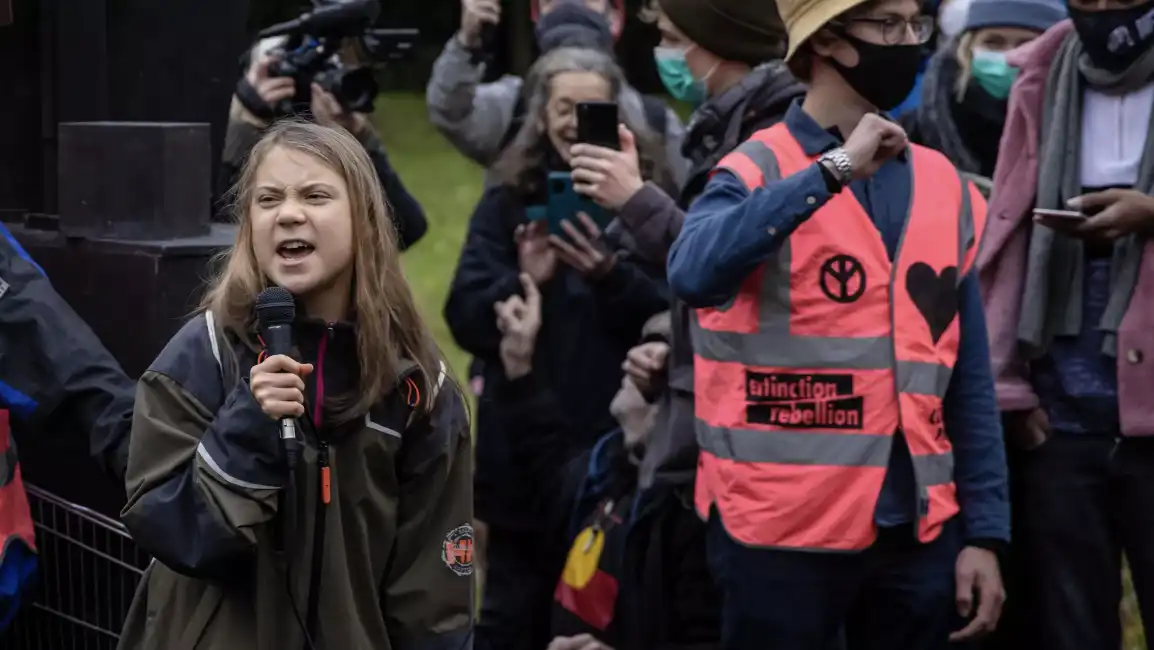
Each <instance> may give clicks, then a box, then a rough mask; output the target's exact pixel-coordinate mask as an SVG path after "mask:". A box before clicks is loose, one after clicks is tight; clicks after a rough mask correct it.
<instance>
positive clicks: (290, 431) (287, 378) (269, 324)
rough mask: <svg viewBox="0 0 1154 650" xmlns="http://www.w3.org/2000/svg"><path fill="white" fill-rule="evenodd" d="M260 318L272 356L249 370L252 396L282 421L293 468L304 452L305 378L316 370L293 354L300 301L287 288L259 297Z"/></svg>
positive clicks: (273, 288)
mask: <svg viewBox="0 0 1154 650" xmlns="http://www.w3.org/2000/svg"><path fill="white" fill-rule="evenodd" d="M256 318H257V322H258V323H260V329H261V336H262V337H263V342H264V344H265V351H266V352H268V355H269V356H268V358H267V359H265V360H264V361H262V362H260V363H258V364H257V365H255V366H253V367H252V370H250V371H249V387H250V389H251V390H252V395H253V397H254V398H256V401H257V403H258V404H260V408H261V410H263V411H264V412H265V413H266V414H267V415H268V416H269V417H271V418H273V419H274V420H280V437H281V441H282V442H283V443H284V446H285V455H286V457H287V459H288V464H289V467H294V466H295V465H296V461H297V455H298V453H299V451H300V439H298V438H297V431H296V418H298V417H300V416H302V415H304V414H305V379H304V378H305V377H307V376H308V375H309V373H311V372H312V371H313V366H312V364H310V363H299V362H297V361H296V360H295V359H293V358H292V357H290V356H289V354H291V353H292V349H293V321H294V320H296V303H295V302H294V301H293V297H292V294H291V293H289V292H288V290H286V289H284V288H283V287H269V288H268V289H265V290H264V291H262V292H260V295H259V296H257V299H256Z"/></svg>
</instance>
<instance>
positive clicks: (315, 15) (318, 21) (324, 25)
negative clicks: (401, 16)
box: [259, 0, 381, 38]
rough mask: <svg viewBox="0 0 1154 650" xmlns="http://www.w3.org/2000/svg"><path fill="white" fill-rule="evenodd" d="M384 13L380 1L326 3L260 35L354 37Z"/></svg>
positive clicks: (263, 36) (363, 0) (354, 0)
mask: <svg viewBox="0 0 1154 650" xmlns="http://www.w3.org/2000/svg"><path fill="white" fill-rule="evenodd" d="M380 13H381V5H380V2H379V0H340V1H338V2H335V3H332V4H322V5H320V6H318V7H317V8H316V9H314V10H313V11H310V12H308V13H305V14H302V15H301V16H300V17H299V18H294V19H293V20H290V21H287V22H283V23H277V24H276V25H273V26H271V27H266V28H265V29H262V30H260V34H259V36H260V38H271V37H273V36H283V35H285V34H295V33H298V32H303V33H306V34H308V35H309V36H326V35H328V34H330V33H349V34H352V33H355V32H359V31H362V30H364V29H365V28H367V27H369V26H370V25H372V24H373V23H375V22H376V21H377V16H379V15H380Z"/></svg>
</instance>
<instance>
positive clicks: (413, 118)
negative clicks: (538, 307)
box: [373, 94, 1146, 650]
mask: <svg viewBox="0 0 1154 650" xmlns="http://www.w3.org/2000/svg"><path fill="white" fill-rule="evenodd" d="M675 108H677V109H678V113H680V114H681V115H682V117H683V118H685V117H687V114H688V112H689V111H688V108H687V107H686V106H684V105H679V106H676V107H675ZM373 121H374V122H375V123H376V125H377V130H378V132H379V133H380V135H381V138H382V140H383V141H384V142H385V147H386V148H387V149H388V152H389V157H390V159H391V160H392V163H393V165H394V166H395V167H396V169H397V172H398V173H399V174H400V175H401V178H402V179H403V180H404V182H405V186H406V187H407V188H408V189H409V191H410V192H412V194H413V196H415V197H416V198H417V200H418V201H420V202H421V205H422V206H424V208H425V214H426V216H427V217H428V219H429V232H428V234H426V235H425V237H424V238H423V239H422V240H421V241H420V242H419V243H418V244H417V245H416V246H415V247H413V249H412V250H410V251H408V252H406V253H405V255H404V257H403V263H404V267H405V274H406V276H407V277H408V279H409V284H410V285H411V286H412V288H413V293H414V294H415V296H416V299H417V305H418V307H419V308H420V310H421V313H422V314H423V315H424V317H425V320H426V322H427V323H428V324H429V327H431V328H432V330H433V333H434V334H435V336H436V338H437V343H438V344H439V345H440V346H441V349H442V350H443V351H444V352H445V354H446V356H447V357H448V359H449V364H450V365H451V366H452V368H453V370H454V371H455V372H456V374H457V376H458V378H460V379H461V381H462V382H463V381H465V380H466V379H467V378H466V376H465V374H466V372H467V370H468V363H469V357H468V355H467V354H465V353H464V352H463V351H462V350H461V349H460V348H458V347H457V345H456V343H454V341H453V337H452V335H450V334H449V329H448V327H447V326H446V325H445V320H444V318H442V317H441V308H442V307H443V306H444V304H445V296H446V294H447V293H448V290H449V282H450V281H451V280H452V278H453V271H454V269H455V268H456V266H457V256H458V255H459V254H460V251H461V244H462V242H464V239H465V232H466V230H467V229H468V224H469V216H470V215H471V214H472V213H473V206H474V205H476V203H477V199H478V198H480V196H481V190H482V175H483V172H482V170H481V168H480V167H478V166H477V165H475V164H473V163H472V162H470V161H469V160H467V159H466V158H464V157H463V156H461V155H460V154H458V153H457V152H456V150H454V149H453V147H452V146H450V145H449V143H448V142H447V141H445V139H444V138H443V137H441V135H440V134H439V133H437V131H436V129H434V128H433V126H432V125H431V124H429V120H428V117H427V114H426V111H425V98H424V97H423V96H421V95H415V94H405V95H382V96H381V97H380V98H379V99H378V100H377V112H376V114H375V115H374V116H373ZM1126 594H1127V595H1126V600H1125V602H1124V603H1123V606H1122V612H1121V615H1122V619H1123V622H1124V623H1125V627H1126V635H1125V636H1126V640H1125V643H1124V649H1125V650H1142V649H1144V648H1145V647H1146V644H1145V635H1144V634H1143V631H1142V624H1141V621H1140V620H1139V618H1138V607H1137V601H1136V600H1135V598H1134V595H1133V588H1132V587H1131V585H1130V580H1129V572H1128V571H1127V572H1126Z"/></svg>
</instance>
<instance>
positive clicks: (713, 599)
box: [0, 0, 1154, 650]
mask: <svg viewBox="0 0 1154 650" xmlns="http://www.w3.org/2000/svg"><path fill="white" fill-rule="evenodd" d="M531 4H532V16H531V17H532V20H533V21H534V24H535V35H536V39H537V46H538V50H539V52H540V55H539V58H537V60H536V61H535V62H534V63H533V65H532V66H531V68H530V69H529V70H528V72H527V74H526V75H525V76H524V77H523V78H522V77H516V76H512V75H505V76H502V77H500V78H498V79H496V80H495V81H488V82H486V81H484V79H486V78H487V76H488V75H487V70H486V66H487V65H488V58H487V57H486V56H485V51H486V48H487V47H489V46H490V45H491V42H490V39H491V36H490V35H491V34H492V33H493V31H494V28H495V27H496V25H497V24H499V23H500V22H501V21H503V20H508V19H509V17H508V16H506V15H504V12H506V11H508V7H507V6H505V5H503V3H501V2H500V1H499V0H462V15H461V26H460V29H459V31H458V32H457V33H456V34H454V35H453V37H452V38H451V39H450V40H449V42H448V43H447V44H446V45H445V47H444V50H443V52H442V53H441V55H440V57H439V58H438V59H437V61H436V63H435V65H434V68H433V74H432V78H431V79H430V80H429V82H428V88H427V94H428V97H427V103H428V111H429V117H430V119H431V121H432V123H433V124H434V125H435V126H436V127H437V129H438V130H439V131H440V132H441V133H442V134H443V135H444V136H445V137H446V138H447V139H448V141H449V142H451V143H452V144H453V145H454V146H455V147H456V148H457V149H458V150H459V152H460V153H461V154H462V155H463V156H466V157H468V158H469V159H471V160H473V161H475V162H477V163H478V164H479V165H482V166H483V167H484V168H485V170H486V174H485V188H484V191H483V194H482V195H481V196H480V197H479V199H478V201H477V204H476V207H475V210H474V212H473V214H472V216H471V218H470V220H469V225H468V233H467V236H466V238H465V243H464V246H463V248H462V250H461V254H460V258H459V260H458V262H457V267H456V270H455V273H454V276H453V279H452V284H451V286H450V287H449V291H448V298H447V300H446V303H445V305H444V318H445V321H446V323H447V324H448V327H449V330H450V331H451V333H452V335H453V338H454V339H455V341H456V343H457V344H458V345H459V346H460V347H461V348H462V349H464V350H465V351H467V352H468V353H469V354H470V355H471V356H472V364H471V366H470V368H469V369H468V375H469V382H468V384H467V385H460V386H459V385H457V383H456V382H455V381H454V379H453V376H454V372H453V369H449V368H448V367H447V366H446V365H445V363H444V361H443V360H442V356H441V352H440V351H439V350H438V349H437V346H436V344H435V342H434V340H433V337H432V335H431V334H430V332H429V330H428V328H427V327H426V326H425V324H424V322H423V320H422V318H421V316H420V315H419V314H418V313H417V310H416V308H415V306H414V302H413V298H412V295H411V292H410V290H409V288H408V285H407V283H406V281H405V279H404V276H403V274H402V272H401V268H400V263H399V260H400V255H401V251H403V250H405V249H407V248H409V247H411V246H413V245H414V244H415V243H416V242H417V241H418V240H419V239H420V238H421V237H422V236H423V235H424V233H425V232H426V230H427V229H428V222H427V220H426V218H425V215H424V212H423V210H422V208H421V206H420V205H419V203H418V202H417V201H416V200H415V199H414V198H413V197H412V196H411V195H410V194H409V193H408V191H407V190H406V189H405V187H404V184H403V182H402V180H401V178H400V176H399V175H398V174H397V172H396V170H395V169H394V168H393V167H392V165H391V163H390V161H389V158H388V156H387V154H386V152H385V149H384V147H383V146H382V145H381V140H380V138H379V137H378V136H377V134H376V133H375V132H374V130H373V127H372V125H371V122H370V121H369V119H368V116H366V115H364V114H358V113H353V112H349V111H346V110H345V109H343V108H342V107H341V105H340V104H339V102H338V101H337V100H336V99H335V98H334V97H333V96H332V95H331V94H330V93H328V92H327V91H326V90H324V89H323V88H321V87H320V86H317V85H313V86H312V87H311V88H309V89H307V90H308V91H309V93H308V95H309V99H308V103H309V106H308V109H309V110H308V111H307V115H308V119H303V120H302V119H280V116H277V115H274V114H273V112H272V110H271V107H273V106H276V105H279V104H281V103H282V102H284V101H286V100H289V99H291V98H293V97H297V98H299V97H300V95H301V92H302V89H301V87H300V84H299V83H296V82H294V81H293V80H292V79H288V78H285V77H281V76H277V75H275V74H270V72H269V70H270V65H271V64H272V63H273V62H274V61H275V60H276V58H277V57H278V56H279V52H281V50H278V49H277V43H275V42H263V43H261V44H259V45H257V46H256V47H255V48H254V49H253V50H252V52H250V53H249V55H248V56H247V57H246V60H245V62H244V66H245V74H244V75H243V78H242V79H241V80H240V82H239V83H238V87H237V93H236V96H235V97H234V99H233V102H232V105H231V108H230V124H229V130H228V136H227V139H226V143H225V147H224V163H225V164H224V165H223V171H222V183H223V184H226V185H228V186H231V187H233V188H234V190H233V192H232V194H231V195H230V198H231V201H230V202H229V203H228V204H227V205H225V204H222V205H221V206H220V207H221V209H222V210H225V209H232V210H234V212H235V215H236V216H237V217H238V219H239V223H240V227H239V229H238V239H237V241H236V245H235V246H234V247H233V248H232V249H231V250H230V251H229V253H228V255H227V257H226V258H225V259H224V261H223V263H222V265H221V266H220V267H219V269H218V270H217V273H216V274H215V276H214V277H213V279H212V280H211V282H210V284H209V286H208V290H207V292H206V294H205V298H204V301H203V304H202V306H201V309H200V310H199V311H198V313H197V315H196V316H195V317H194V318H192V319H191V320H190V321H189V322H188V323H186V324H185V325H184V327H183V328H182V329H181V330H180V332H179V333H178V334H176V336H175V337H174V338H173V339H172V340H171V342H170V343H169V344H168V346H167V347H166V348H165V349H164V351H163V352H161V354H160V355H159V357H158V358H157V359H156V361H155V362H154V363H153V365H152V366H151V367H150V368H149V370H148V371H147V372H146V373H145V374H144V375H143V377H142V378H140V380H139V382H138V383H137V386H136V397H135V405H134V406H133V407H132V409H131V413H129V409H128V407H127V406H125V402H126V401H127V400H126V397H125V392H126V391H125V390H124V388H123V386H124V384H125V383H126V381H118V382H113V383H116V384H117V385H118V386H119V387H120V388H119V389H118V392H117V393H116V395H115V396H114V397H116V399H107V400H103V401H101V402H100V403H101V404H113V403H115V404H120V405H121V406H122V408H120V409H119V411H117V413H120V414H121V416H118V415H117V413H110V412H108V409H105V410H104V411H102V412H101V415H100V420H101V422H104V423H105V425H102V427H101V428H100V431H99V436H97V434H96V433H93V436H94V438H93V440H94V443H93V450H94V453H97V452H99V453H98V455H99V456H100V458H101V461H102V463H103V464H104V466H105V468H106V469H107V471H108V472H109V473H110V474H113V475H115V476H116V477H117V478H118V479H119V480H122V481H123V482H124V483H125V485H126V489H127V499H128V501H127V506H126V507H125V509H124V512H123V522H124V524H125V525H126V527H127V528H128V531H129V532H130V533H131V535H132V536H133V538H134V539H135V541H136V542H137V544H139V545H140V546H141V547H142V548H143V549H144V550H145V551H147V552H148V553H149V554H151V555H152V556H153V557H154V558H155V562H154V563H153V564H152V565H151V566H150V568H149V569H148V571H147V572H146V574H145V577H144V580H143V582H142V584H141V587H140V590H139V591H138V593H137V597H136V601H135V602H134V605H133V608H132V611H131V612H130V614H129V616H128V620H127V622H126V624H125V628H124V632H123V634H122V636H121V641H120V647H121V648H124V649H125V650H130V649H132V650H152V649H157V650H159V649H161V648H164V649H167V648H205V649H211V650H217V649H223V648H233V647H241V646H244V647H253V648H257V649H259V650H266V649H267V650H272V649H274V648H275V649H278V650H279V649H280V648H284V647H304V648H306V650H308V649H310V648H313V649H316V648H390V647H392V648H403V649H414V650H457V649H462V648H466V647H474V648H478V649H483V650H651V649H674V648H683V649H685V650H690V649H692V650H704V649H706V648H720V649H724V650H744V649H750V650H752V649H755V648H757V649H760V648H765V647H772V648H778V649H781V650H827V649H828V650H861V649H875V648H876V649H883V648H884V649H887V650H888V649H892V648H903V649H904V648H909V649H925V650H932V649H936V648H943V649H944V648H947V647H955V646H956V647H974V648H978V647H981V648H987V649H995V650H996V649H998V648H1024V647H1031V648H1034V647H1036V648H1045V649H1047V650H1051V649H1053V650H1064V649H1067V648H1068V649H1070V650H1075V649H1076V650H1085V649H1086V648H1118V647H1120V645H1121V638H1122V626H1121V622H1120V615H1119V607H1120V603H1121V600H1122V576H1123V557H1125V558H1126V560H1127V562H1128V566H1129V570H1130V574H1131V576H1132V578H1133V584H1134V588H1135V591H1136V593H1137V597H1138V603H1139V608H1140V612H1141V616H1142V619H1143V622H1144V623H1146V624H1147V628H1149V629H1154V627H1151V626H1154V553H1152V551H1151V549H1154V526H1147V525H1146V523H1147V517H1146V516H1145V514H1146V513H1145V509H1144V506H1143V504H1144V503H1145V502H1144V501H1143V500H1142V495H1143V494H1154V446H1151V445H1154V443H1151V442H1150V441H1149V437H1150V436H1151V435H1154V411H1152V410H1151V409H1152V407H1151V406H1150V405H1151V404H1154V402H1152V401H1151V400H1150V399H1149V398H1148V396H1147V394H1146V391H1147V390H1150V389H1152V388H1154V366H1151V362H1152V360H1154V356H1152V357H1150V358H1147V357H1146V353H1147V352H1150V353H1151V354H1152V355H1154V349H1150V348H1151V341H1152V339H1151V338H1150V337H1151V334H1150V332H1152V331H1154V253H1152V254H1151V255H1150V256H1147V255H1146V254H1145V253H1146V252H1147V250H1146V249H1147V244H1148V236H1149V234H1150V233H1151V232H1154V137H1152V134H1151V131H1150V125H1151V123H1152V120H1154V0H1066V1H1063V0H942V1H941V2H936V1H929V0H927V1H926V2H920V1H919V0H777V2H775V3H757V2H750V1H749V0H649V1H648V2H646V3H645V7H644V9H643V11H642V14H641V17H642V18H643V20H644V21H645V23H647V25H648V26H649V28H650V29H651V30H652V34H651V35H657V36H654V37H655V38H659V39H660V41H659V44H658V45H657V47H656V48H655V49H654V52H653V62H654V65H655V68H656V71H657V73H658V74H659V76H660V78H661V81H662V82H663V84H664V86H665V88H666V89H667V90H668V93H669V95H671V96H672V97H674V98H676V99H677V100H679V101H682V102H685V103H688V104H690V105H692V108H693V112H692V116H691V117H690V118H689V120H688V122H687V123H683V122H682V120H681V119H680V118H679V117H678V114H677V113H676V112H674V111H673V110H672V109H671V108H670V107H669V106H667V105H666V104H665V102H663V101H661V100H659V99H656V98H654V97H652V96H648V95H645V94H643V93H641V92H639V91H638V90H637V89H636V88H634V87H633V86H631V85H630V83H629V81H628V80H627V79H626V78H625V75H624V73H623V72H622V69H621V67H620V66H619V65H618V63H617V61H616V60H615V55H614V51H615V49H616V47H617V45H618V41H619V39H620V38H621V34H622V31H623V25H624V23H625V21H626V19H627V18H628V16H627V15H626V13H625V12H626V9H625V4H624V2H622V0H536V1H535V2H533V3H531ZM352 55H353V53H351V52H350V56H352ZM306 85H307V84H306ZM589 103H600V104H602V105H603V104H605V103H612V104H614V105H615V106H616V110H617V111H618V122H619V125H618V127H617V133H616V140H617V146H604V144H605V143H602V144H594V143H592V142H589V141H587V140H586V139H584V138H582V137H581V135H580V134H581V126H580V124H579V119H578V116H579V114H580V110H581V109H580V107H582V106H587V105H588V104H589ZM559 179H564V180H563V181H560V182H561V184H562V186H565V184H566V183H568V186H571V189H572V191H573V192H574V193H575V194H576V195H578V196H579V197H580V198H579V199H577V201H578V203H576V204H574V203H573V202H568V203H564V204H563V206H564V207H565V209H567V210H569V212H567V213H566V214H564V215H562V218H561V219H560V220H559V222H558V223H556V224H554V223H553V219H552V217H551V216H549V217H543V216H542V215H546V214H550V215H551V214H552V213H553V212H555V210H556V208H557V206H555V205H553V204H552V201H553V199H554V198H555V194H556V192H555V191H554V189H553V186H554V183H556V182H559ZM574 205H577V206H579V207H574ZM606 215H607V216H606ZM0 243H3V242H0ZM24 257H25V258H26V257H27V256H26V255H25V256H24ZM21 263H22V264H26V268H25V267H21V268H22V269H24V270H25V271H27V276H28V278H31V279H30V280H29V282H32V281H33V280H36V281H42V280H40V278H41V276H42V273H41V274H39V275H37V274H36V273H33V267H34V266H35V264H34V263H33V262H31V260H30V259H28V261H27V262H21ZM36 270H38V267H36ZM14 277H15V276H14ZM9 279H11V278H9ZM0 287H2V288H0V297H3V295H4V292H5V291H6V290H8V289H9V285H8V284H4V283H2V282H0ZM269 287H279V288H283V289H284V290H287V291H288V294H289V295H290V297H291V300H289V299H285V300H282V301H281V302H275V300H274V301H273V302H269V301H266V300H265V298H264V296H265V294H263V293H262V290H266V289H268V288H269ZM20 289H21V287H20V286H18V285H17V286H14V287H13V288H12V291H13V292H14V293H15V292H18V291H19V290H20ZM258 294H259V295H260V296H261V298H260V299H258ZM269 300H273V299H272V298H270V299H269ZM1148 309H1149V310H1148ZM258 316H259V317H258ZM273 316H276V317H277V318H281V319H282V320H281V321H278V322H281V323H282V324H286V323H291V326H290V328H289V329H290V330H291V332H292V333H293V345H292V351H291V354H286V353H285V352H286V349H284V348H283V347H278V344H276V341H279V340H282V339H280V338H278V337H280V336H281V334H280V332H281V331H282V330H275V329H273V328H271V326H270V325H269V323H271V322H273V321H272V320H270V319H272V318H273ZM102 363H103V362H102ZM105 366H107V367H109V368H111V367H114V366H115V363H114V362H109V363H106V364H104V365H103V366H102V367H105ZM121 374H122V373H121ZM106 392H109V394H111V392H110V391H106ZM470 392H471V393H472V397H473V398H475V403H476V407H475V409H474V410H472V412H471V413H470V409H469V407H468V406H467V404H468V402H469V399H468V397H467V393H470ZM0 398H3V399H5V400H7V401H11V400H10V399H9V398H7V397H4V395H0ZM62 399H63V398H61V399H55V398H54V399H53V400H51V401H52V403H53V404H56V403H60V402H61V400H62ZM8 406H9V407H10V408H11V404H9V405H8ZM470 420H472V423H471V424H472V434H471V427H470ZM108 422H122V423H124V426H123V427H119V428H116V427H110V426H107V423H108ZM129 422H130V423H131V424H130V425H129V424H128V423H129ZM278 422H279V423H280V424H279V426H278V424H277V423H278ZM293 423H295V424H293ZM97 438H99V440H97ZM300 443H303V444H300ZM6 516H8V515H6ZM3 532H4V531H3V530H2V529H0V533H3ZM478 577H480V578H481V580H480V581H478V582H480V583H481V585H480V586H481V587H482V589H481V595H480V600H479V601H476V593H475V579H476V578H478ZM478 602H479V604H480V606H479V611H478V608H477V603H478ZM1151 647H1154V646H1151Z"/></svg>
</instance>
